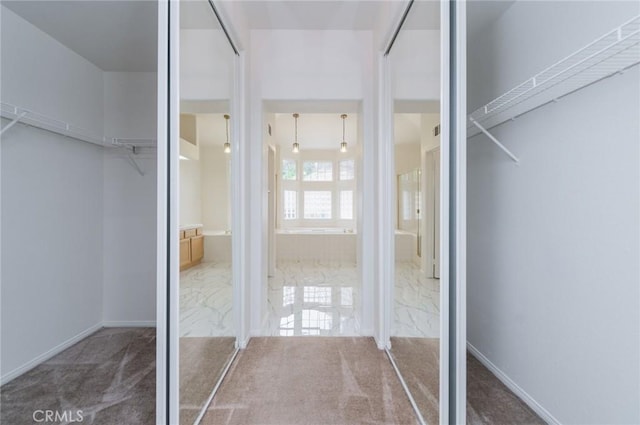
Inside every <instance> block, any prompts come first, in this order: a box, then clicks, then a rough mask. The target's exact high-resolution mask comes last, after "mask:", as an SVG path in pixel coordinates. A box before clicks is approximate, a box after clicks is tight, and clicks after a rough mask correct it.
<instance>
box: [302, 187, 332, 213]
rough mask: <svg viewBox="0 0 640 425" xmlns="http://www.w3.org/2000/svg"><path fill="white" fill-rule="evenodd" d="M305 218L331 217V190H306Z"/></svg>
mask: <svg viewBox="0 0 640 425" xmlns="http://www.w3.org/2000/svg"><path fill="white" fill-rule="evenodd" d="M304 218H305V219H307V220H309V219H311V220H330V219H331V191H329V190H305V191H304Z"/></svg>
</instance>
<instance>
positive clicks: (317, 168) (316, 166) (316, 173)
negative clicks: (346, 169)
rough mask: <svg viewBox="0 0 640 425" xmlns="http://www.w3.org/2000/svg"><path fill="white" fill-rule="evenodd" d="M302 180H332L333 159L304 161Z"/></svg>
mask: <svg viewBox="0 0 640 425" xmlns="http://www.w3.org/2000/svg"><path fill="white" fill-rule="evenodd" d="M302 180H304V181H308V182H330V181H332V180H333V163H332V162H331V161H304V162H303V163H302Z"/></svg>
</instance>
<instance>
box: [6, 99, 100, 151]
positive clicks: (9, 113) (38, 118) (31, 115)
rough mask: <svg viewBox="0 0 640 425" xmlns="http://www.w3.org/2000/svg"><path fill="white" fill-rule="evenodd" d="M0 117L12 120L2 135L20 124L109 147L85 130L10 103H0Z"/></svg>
mask: <svg viewBox="0 0 640 425" xmlns="http://www.w3.org/2000/svg"><path fill="white" fill-rule="evenodd" d="M0 115H1V116H2V117H3V118H6V119H10V120H12V121H11V123H9V124H7V126H6V127H5V128H3V129H2V133H4V132H5V131H6V130H8V129H9V128H10V127H13V126H14V125H15V124H17V123H22V124H24V125H28V126H31V127H35V128H39V129H41V130H46V131H49V132H51V133H56V134H59V135H61V136H65V137H69V138H72V139H76V140H80V141H83V142H88V143H92V144H94V145H98V146H102V147H107V146H108V145H109V144H108V143H107V139H106V138H105V137H98V136H94V135H91V134H90V133H89V132H88V131H87V130H85V129H82V128H80V127H76V126H75V125H73V124H70V123H68V122H65V121H62V120H59V119H57V118H52V117H48V116H46V115H44V114H40V113H37V112H34V111H31V110H29V109H26V108H21V107H19V106H16V105H12V104H10V103H6V102H1V103H0Z"/></svg>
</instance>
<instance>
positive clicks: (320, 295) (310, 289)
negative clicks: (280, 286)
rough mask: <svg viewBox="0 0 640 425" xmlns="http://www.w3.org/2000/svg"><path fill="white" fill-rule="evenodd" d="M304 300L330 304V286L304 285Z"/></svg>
mask: <svg viewBox="0 0 640 425" xmlns="http://www.w3.org/2000/svg"><path fill="white" fill-rule="evenodd" d="M304 302H305V303H318V304H322V305H331V288H327V287H321V286H305V287H304Z"/></svg>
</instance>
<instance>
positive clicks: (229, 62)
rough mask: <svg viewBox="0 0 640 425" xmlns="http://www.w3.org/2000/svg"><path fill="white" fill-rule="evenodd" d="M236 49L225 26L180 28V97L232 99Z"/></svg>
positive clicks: (187, 98)
mask: <svg viewBox="0 0 640 425" xmlns="http://www.w3.org/2000/svg"><path fill="white" fill-rule="evenodd" d="M232 80H233V50H231V47H230V46H229V43H228V42H227V39H226V38H225V36H224V33H223V32H222V30H214V29H189V30H186V29H183V30H181V31H180V98H181V99H182V100H210V99H230V98H231V88H232V85H231V84H230V83H229V82H230V81H232Z"/></svg>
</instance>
